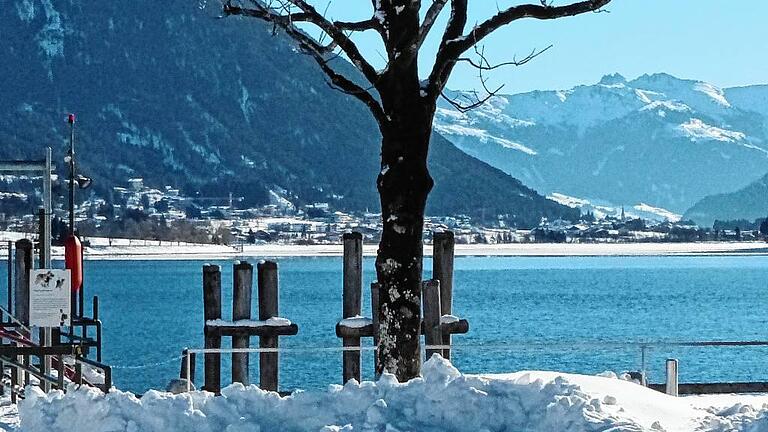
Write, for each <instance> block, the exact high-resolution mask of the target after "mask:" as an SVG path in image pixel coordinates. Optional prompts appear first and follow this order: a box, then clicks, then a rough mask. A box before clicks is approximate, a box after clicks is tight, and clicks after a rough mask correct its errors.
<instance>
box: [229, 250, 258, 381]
mask: <svg viewBox="0 0 768 432" xmlns="http://www.w3.org/2000/svg"><path fill="white" fill-rule="evenodd" d="M233 278H234V285H233V293H232V321H237V320H249V319H251V292H252V291H253V266H252V265H250V264H248V263H247V262H238V263H235V265H234V268H233ZM250 340H251V337H250V336H248V335H237V336H232V348H250V346H251V344H250ZM249 357H250V356H249V354H248V353H232V382H239V383H242V384H243V385H248V384H249V383H250V380H249V377H248V370H249V368H248V365H249V361H248V359H249Z"/></svg>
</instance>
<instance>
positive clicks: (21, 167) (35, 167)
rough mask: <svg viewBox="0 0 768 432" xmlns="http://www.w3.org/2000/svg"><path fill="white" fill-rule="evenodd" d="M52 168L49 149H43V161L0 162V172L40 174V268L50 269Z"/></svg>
mask: <svg viewBox="0 0 768 432" xmlns="http://www.w3.org/2000/svg"><path fill="white" fill-rule="evenodd" d="M53 170H54V166H53V164H52V161H51V148H50V147H47V148H46V149H45V159H43V160H37V161H35V160H28V161H25V160H22V161H0V172H31V173H39V174H42V177H43V208H44V209H45V218H44V219H45V220H44V223H43V224H42V225H43V229H44V230H45V231H44V232H42V233H40V234H41V239H40V242H41V243H40V246H41V248H42V253H41V258H42V262H41V266H42V267H44V268H50V267H51V217H52V216H53V206H52V205H51V187H52V184H51V183H52V182H51V172H52V171H53Z"/></svg>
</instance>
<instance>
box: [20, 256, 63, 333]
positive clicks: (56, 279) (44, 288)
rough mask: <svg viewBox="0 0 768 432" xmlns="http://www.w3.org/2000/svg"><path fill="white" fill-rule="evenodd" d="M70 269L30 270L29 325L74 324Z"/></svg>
mask: <svg viewBox="0 0 768 432" xmlns="http://www.w3.org/2000/svg"><path fill="white" fill-rule="evenodd" d="M71 280H72V278H71V274H70V271H69V270H60V269H56V270H54V269H39V270H31V271H30V272H29V325H30V326H36V327H41V328H51V327H62V326H71V325H72V316H71V302H72V296H71V294H70V292H71V283H72V282H71Z"/></svg>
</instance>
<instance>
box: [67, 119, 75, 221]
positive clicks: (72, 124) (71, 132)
mask: <svg viewBox="0 0 768 432" xmlns="http://www.w3.org/2000/svg"><path fill="white" fill-rule="evenodd" d="M67 122H68V123H69V152H68V153H67V157H68V158H69V234H70V235H74V234H75V115H74V114H70V115H69V116H68V117H67Z"/></svg>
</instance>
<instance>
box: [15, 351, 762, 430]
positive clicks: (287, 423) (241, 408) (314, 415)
mask: <svg viewBox="0 0 768 432" xmlns="http://www.w3.org/2000/svg"><path fill="white" fill-rule="evenodd" d="M28 391H29V393H28V394H29V397H28V398H27V399H26V400H25V401H23V402H22V403H21V404H20V406H19V412H20V416H21V430H22V431H43V430H44V431H51V432H56V431H68V432H69V431H73V430H75V431H80V432H90V431H98V432H110V431H130V432H139V431H141V432H154V431H157V432H161V431H162V432H166V431H168V432H171V431H199V432H214V431H225V432H245V431H324V432H331V431H388V432H392V431H423V432H429V431H488V432H490V431H646V430H647V431H661V430H669V431H671V430H712V431H726V430H744V431H762V430H768V421H766V420H764V419H761V417H762V415H761V410H759V409H755V408H753V407H752V406H750V405H747V404H743V403H736V404H734V403H732V401H730V402H727V403H726V405H728V406H726V407H721V408H713V407H712V406H711V401H707V400H706V399H697V398H672V397H669V396H666V395H663V394H661V393H658V392H654V391H652V390H649V389H646V388H643V387H640V386H639V385H637V384H634V383H631V382H628V381H623V380H619V379H616V378H615V376H613V377H587V376H579V375H567V374H565V375H562V374H557V373H550V372H531V373H525V372H523V373H516V374H509V375H496V376H471V375H462V374H461V373H459V371H457V370H456V369H455V368H454V367H453V366H452V365H451V364H450V363H448V362H447V361H445V360H443V359H442V358H440V357H433V358H432V359H431V360H430V361H428V362H427V363H425V365H424V367H423V369H422V377H421V378H417V379H414V380H412V381H410V382H408V383H404V384H400V383H397V381H396V380H395V378H394V377H393V376H392V375H384V376H383V377H382V378H381V379H380V380H379V381H378V382H375V383H374V382H363V383H356V382H349V383H347V385H345V386H337V385H334V386H330V387H329V388H328V389H327V390H326V391H316V392H301V391H298V392H295V393H294V394H293V395H291V396H289V397H284V398H281V397H279V396H278V395H277V394H275V393H269V392H265V391H262V390H260V389H258V388H256V387H255V386H249V387H244V386H242V385H232V386H229V387H228V388H226V389H224V390H223V391H222V396H221V397H214V396H213V395H211V394H210V393H206V392H192V393H188V394H181V395H177V396H174V395H171V394H169V393H162V392H157V391H150V392H148V393H146V394H145V395H144V396H143V397H142V398H141V399H138V398H136V397H135V396H134V395H132V394H130V393H124V392H120V391H117V390H116V391H114V392H111V393H109V394H107V395H106V396H105V395H103V394H102V393H100V392H99V391H98V390H95V389H86V388H81V389H75V388H74V387H73V388H72V389H71V390H70V392H68V393H67V394H66V395H65V394H63V393H62V392H60V391H55V392H51V393H49V394H48V395H46V394H43V393H42V392H41V391H40V390H39V389H36V388H32V387H30V388H29V389H28ZM608 393H612V394H608ZM689 400H698V402H699V405H702V404H703V405H706V406H707V408H702V407H699V406H697V404H696V403H692V402H690V401H689ZM766 400H768V399H766ZM766 408H768V407H766Z"/></svg>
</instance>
